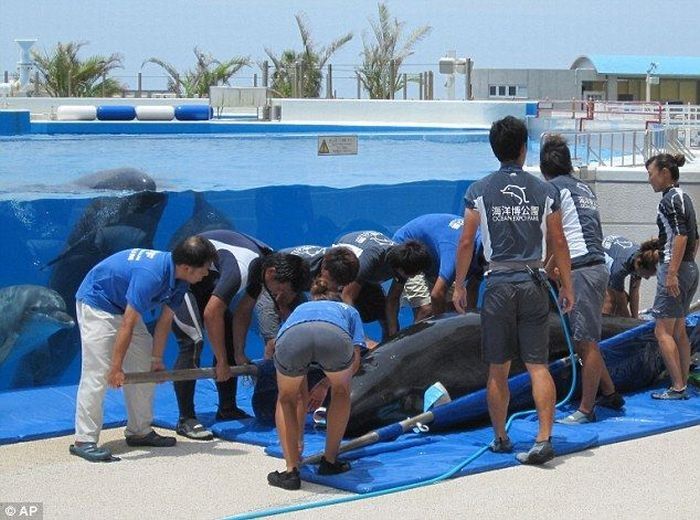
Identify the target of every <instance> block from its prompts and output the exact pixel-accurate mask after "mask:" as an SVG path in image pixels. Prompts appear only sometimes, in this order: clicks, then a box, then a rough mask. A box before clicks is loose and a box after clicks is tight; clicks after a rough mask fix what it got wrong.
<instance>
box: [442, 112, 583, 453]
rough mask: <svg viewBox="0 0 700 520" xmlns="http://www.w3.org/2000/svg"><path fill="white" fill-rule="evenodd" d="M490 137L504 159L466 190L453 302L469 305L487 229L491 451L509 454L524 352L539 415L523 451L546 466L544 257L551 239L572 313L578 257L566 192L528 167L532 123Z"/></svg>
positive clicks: (549, 395) (512, 123)
mask: <svg viewBox="0 0 700 520" xmlns="http://www.w3.org/2000/svg"><path fill="white" fill-rule="evenodd" d="M489 141H490V142H491V148H492V149H493V152H494V154H495V155H496V157H497V158H498V160H499V161H500V162H501V168H500V170H498V171H497V172H494V173H492V174H491V175H488V176H487V177H484V178H483V179H481V180H479V181H476V182H475V183H473V184H472V185H471V186H469V189H468V190H467V194H466V196H465V204H466V210H465V215H464V230H463V231H462V236H461V238H460V241H459V246H458V250H457V268H456V277H455V290H454V296H453V302H454V305H455V308H456V309H457V311H459V312H464V309H465V307H466V300H467V295H466V290H465V288H464V280H465V278H466V276H467V272H468V269H469V265H470V264H471V261H472V255H473V253H474V236H475V235H476V229H477V228H478V227H481V237H482V241H483V244H484V258H485V259H486V261H487V262H488V268H487V269H488V270H487V271H486V291H485V293H484V302H483V305H482V310H481V346H482V355H483V359H484V361H485V362H486V363H488V364H489V377H488V382H487V400H488V407H489V415H490V417H491V423H492V424H493V429H494V433H495V438H494V441H493V442H492V443H491V446H490V447H491V450H492V451H494V452H498V453H500V452H510V451H512V449H513V444H512V443H511V441H510V439H509V438H508V434H507V432H506V430H505V423H506V417H507V415H508V402H509V400H510V394H509V391H508V374H509V372H510V365H511V362H512V360H513V359H515V358H517V357H520V358H521V359H522V361H523V362H524V364H525V367H526V368H527V371H528V373H529V374H530V378H531V380H532V394H533V397H534V400H535V408H536V409H537V415H538V418H539V431H538V433H537V437H536V439H535V444H534V445H533V447H532V448H531V449H530V450H529V451H527V452H525V453H519V454H518V455H517V458H518V460H519V461H520V462H522V463H524V464H542V463H544V462H547V461H548V460H550V459H552V458H553V457H554V449H553V448H552V443H551V433H552V423H553V422H554V405H555V398H556V389H555V387H554V381H553V380H552V376H551V375H550V373H549V369H548V362H549V346H548V345H549V330H548V326H547V323H548V315H549V301H548V291H547V288H546V284H547V281H546V278H544V276H543V273H542V271H541V269H542V266H543V265H542V262H543V260H544V259H545V253H546V251H545V250H544V249H545V244H548V245H549V246H550V247H552V254H553V256H554V261H555V262H556V265H557V266H558V267H559V270H560V277H561V289H560V291H559V303H560V305H561V306H562V309H563V311H564V312H569V311H570V310H571V308H572V304H573V301H574V294H573V288H572V283H571V259H570V257H569V248H568V246H567V243H566V237H565V236H564V232H563V228H562V219H561V212H560V210H559V207H560V196H559V191H558V190H557V189H556V188H555V187H554V186H553V185H551V184H549V183H546V182H544V181H542V180H540V179H538V178H537V177H535V176H533V175H530V174H529V173H526V172H525V171H523V164H525V156H526V155H527V127H526V126H525V123H523V121H521V120H520V119H517V118H515V117H512V116H508V117H505V118H504V119H501V120H499V121H496V122H495V123H493V125H492V126H491V131H490V133H489Z"/></svg>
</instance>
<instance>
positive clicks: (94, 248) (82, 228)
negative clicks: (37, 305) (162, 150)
mask: <svg viewBox="0 0 700 520" xmlns="http://www.w3.org/2000/svg"><path fill="white" fill-rule="evenodd" d="M166 202H167V195H166V194H164V193H160V192H154V191H141V192H138V193H132V194H129V195H126V196H123V197H99V198H96V199H94V200H93V201H92V202H91V203H90V205H89V206H88V207H87V208H86V209H85V212H84V213H83V215H82V216H81V217H80V219H79V220H78V222H77V223H76V224H75V226H74V227H73V229H72V231H71V233H70V234H69V236H68V239H67V241H66V245H65V247H64V249H63V251H62V252H61V253H60V254H59V255H58V256H57V257H56V258H54V259H53V260H51V261H50V262H49V263H48V264H47V265H46V267H53V270H52V272H51V277H50V279H49V287H50V288H51V289H54V290H55V291H57V292H58V293H59V294H60V295H61V296H62V297H63V299H64V300H65V302H66V305H67V306H68V309H69V312H70V313H71V314H73V313H74V312H75V310H74V307H75V292H76V291H77V290H78V287H79V286H80V283H81V282H82V281H83V278H84V277H85V275H86V274H87V273H88V271H89V270H90V269H92V268H93V267H94V266H95V265H96V264H97V263H98V262H100V261H101V260H104V259H105V258H107V257H108V256H110V255H112V254H114V253H116V252H118V251H122V250H124V249H129V248H132V247H141V248H144V249H152V248H153V238H154V235H155V232H156V228H157V227H158V222H159V221H160V217H161V215H162V214H163V210H164V209H165V204H166Z"/></svg>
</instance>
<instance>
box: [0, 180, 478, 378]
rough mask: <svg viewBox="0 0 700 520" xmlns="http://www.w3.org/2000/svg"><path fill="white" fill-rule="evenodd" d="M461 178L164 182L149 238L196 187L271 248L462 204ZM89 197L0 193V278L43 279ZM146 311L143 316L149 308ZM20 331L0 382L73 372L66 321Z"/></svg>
mask: <svg viewBox="0 0 700 520" xmlns="http://www.w3.org/2000/svg"><path fill="white" fill-rule="evenodd" d="M470 182H471V181H463V182H454V181H422V182H414V183H406V184H396V185H367V186H358V187H353V188H346V189H334V188H327V187H320V186H308V185H296V186H281V187H265V188H257V189H250V190H240V191H209V192H199V193H195V192H192V191H186V192H165V193H164V195H165V196H166V197H167V201H166V204H165V209H164V210H163V213H162V215H161V216H160V219H159V221H158V224H157V227H156V230H155V235H154V238H153V247H154V248H155V249H167V248H168V246H169V244H170V242H171V241H172V239H173V237H174V235H176V233H177V232H178V230H179V229H180V228H181V227H182V226H185V225H187V224H188V223H189V224H191V223H192V222H191V221H192V214H193V208H194V202H195V197H203V198H204V199H205V200H206V202H207V203H208V204H209V205H210V206H211V208H213V212H214V213H216V214H217V215H218V217H220V219H222V221H225V222H227V223H228V224H230V227H232V228H234V229H236V230H238V231H242V232H244V233H248V234H250V235H253V236H255V237H257V238H259V239H261V240H263V241H264V242H266V243H268V244H269V245H270V246H272V247H273V248H276V249H279V248H283V247H288V246H294V245H300V244H320V245H329V244H331V243H333V241H334V240H335V238H336V237H338V236H339V235H340V234H343V233H346V232H349V231H354V230H363V229H371V230H378V231H381V232H384V233H386V234H388V235H390V236H391V235H392V234H393V233H394V232H395V231H396V230H397V229H398V228H399V227H400V226H402V225H403V224H404V223H406V222H407V221H409V220H411V219H412V218H415V217H417V216H419V215H422V214H426V213H444V212H448V213H456V214H462V213H463V208H464V206H463V196H464V193H465V191H466V188H467V187H468V185H469V184H470ZM101 196H105V194H102V195H101ZM106 196H107V197H112V195H106ZM115 196H116V195H115ZM95 201H96V198H95V197H90V198H43V199H38V200H23V201H13V200H5V201H0V223H1V224H2V226H3V233H4V236H5V239H6V242H5V243H6V244H12V247H4V248H1V249H0V262H2V265H3V266H4V267H5V268H4V269H3V271H2V272H0V287H8V286H12V285H19V284H32V285H42V286H47V285H48V284H49V280H50V279H51V273H52V269H53V266H48V264H49V263H50V261H51V260H53V259H54V258H56V257H57V256H58V255H59V254H60V253H61V252H62V251H63V250H64V248H65V244H66V239H67V237H68V236H69V234H70V233H71V231H72V230H73V228H74V226H75V225H76V223H77V222H79V220H80V219H81V217H82V216H83V214H84V212H85V211H86V209H87V208H88V207H90V205H91V204H94V203H95ZM95 226H99V223H97V222H96V223H95ZM126 246H130V244H127V245H126ZM97 260H98V259H95V261H97ZM66 299H68V296H67V297H66ZM147 318H148V320H149V321H153V320H154V319H155V316H151V317H147ZM401 319H402V322H403V323H407V322H410V311H409V310H407V309H405V310H404V311H402V315H401ZM367 332H368V334H369V335H370V336H371V337H374V338H377V339H378V337H379V335H380V333H379V328H378V326H377V324H376V323H375V324H370V325H369V326H368V327H367ZM25 334H26V335H28V336H29V337H28V338H23V340H25V343H28V344H30V345H32V349H31V350H30V351H29V352H27V353H26V354H24V355H22V356H21V357H20V358H19V359H15V360H14V361H13V363H11V364H8V363H7V359H6V362H5V363H4V364H5V369H6V370H5V372H7V368H8V367H10V368H12V369H13V372H12V373H11V374H8V373H4V372H3V363H0V378H1V379H3V382H2V383H0V391H2V390H8V389H13V388H24V387H32V386H45V385H57V384H59V385H60V384H74V383H76V382H77V381H78V379H79V375H80V356H79V352H80V347H79V342H78V337H77V331H76V330H75V329H73V330H70V331H59V332H58V333H56V334H54V335H53V336H51V337H50V338H49V339H48V340H47V341H46V342H41V341H40V340H41V338H39V339H36V342H37V344H36V345H33V344H32V339H33V338H32V336H31V335H32V334H33V333H32V332H31V331H29V332H26V333H25ZM36 334H37V335H38V332H37V333H36ZM246 351H247V353H248V355H249V356H250V357H251V358H256V357H260V356H261V355H262V342H261V341H260V339H259V337H258V336H257V334H256V331H255V330H254V328H253V330H251V332H250V333H249V335H248V341H247V347H246ZM176 352H177V346H176V343H175V342H174V339H173V338H172V337H171V338H170V339H169V344H168V348H167V351H166V362H167V363H169V364H170V366H172V363H173V361H174V358H175V355H176ZM209 360H210V355H209V354H208V355H205V357H204V362H205V363H207V362H209Z"/></svg>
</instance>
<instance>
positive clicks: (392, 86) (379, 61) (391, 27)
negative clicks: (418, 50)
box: [357, 2, 432, 99]
mask: <svg viewBox="0 0 700 520" xmlns="http://www.w3.org/2000/svg"><path fill="white" fill-rule="evenodd" d="M378 8H379V16H378V18H377V20H376V21H375V20H370V21H369V23H370V26H371V28H372V35H373V36H374V40H375V41H372V42H370V41H368V38H367V35H366V34H364V33H363V35H362V46H363V50H362V54H361V56H362V66H361V67H360V69H359V70H358V71H357V72H358V74H359V75H360V81H361V82H362V84H363V85H364V87H365V88H366V89H367V92H369V97H370V98H372V99H390V98H391V97H392V94H394V93H395V92H397V91H398V90H400V89H402V88H403V80H402V79H401V74H400V73H399V69H400V68H401V64H402V63H403V62H404V60H405V59H406V58H407V57H409V56H410V55H411V54H413V47H414V46H415V45H416V43H418V42H419V41H421V40H422V39H423V38H425V37H426V36H427V35H428V33H430V31H431V29H432V28H431V27H430V26H429V25H424V26H422V27H419V28H418V29H415V30H413V31H412V32H411V33H410V34H409V35H408V37H407V38H406V40H405V41H404V42H403V43H401V33H402V32H403V29H404V22H399V21H398V20H397V19H396V18H394V19H393V21H392V20H391V14H390V13H389V9H388V8H387V6H386V4H384V3H381V2H380V3H379V4H378ZM392 61H393V63H394V71H393V75H392V70H391V69H392V66H391V64H392ZM392 76H393V80H392Z"/></svg>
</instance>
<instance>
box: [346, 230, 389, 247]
mask: <svg viewBox="0 0 700 520" xmlns="http://www.w3.org/2000/svg"><path fill="white" fill-rule="evenodd" d="M365 242H374V243H375V244H379V245H380V246H393V245H394V241H393V240H391V239H390V238H387V237H386V236H384V235H382V234H381V233H378V232H377V231H364V232H362V233H360V234H359V235H357V238H355V243H357V244H364V243H365Z"/></svg>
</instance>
